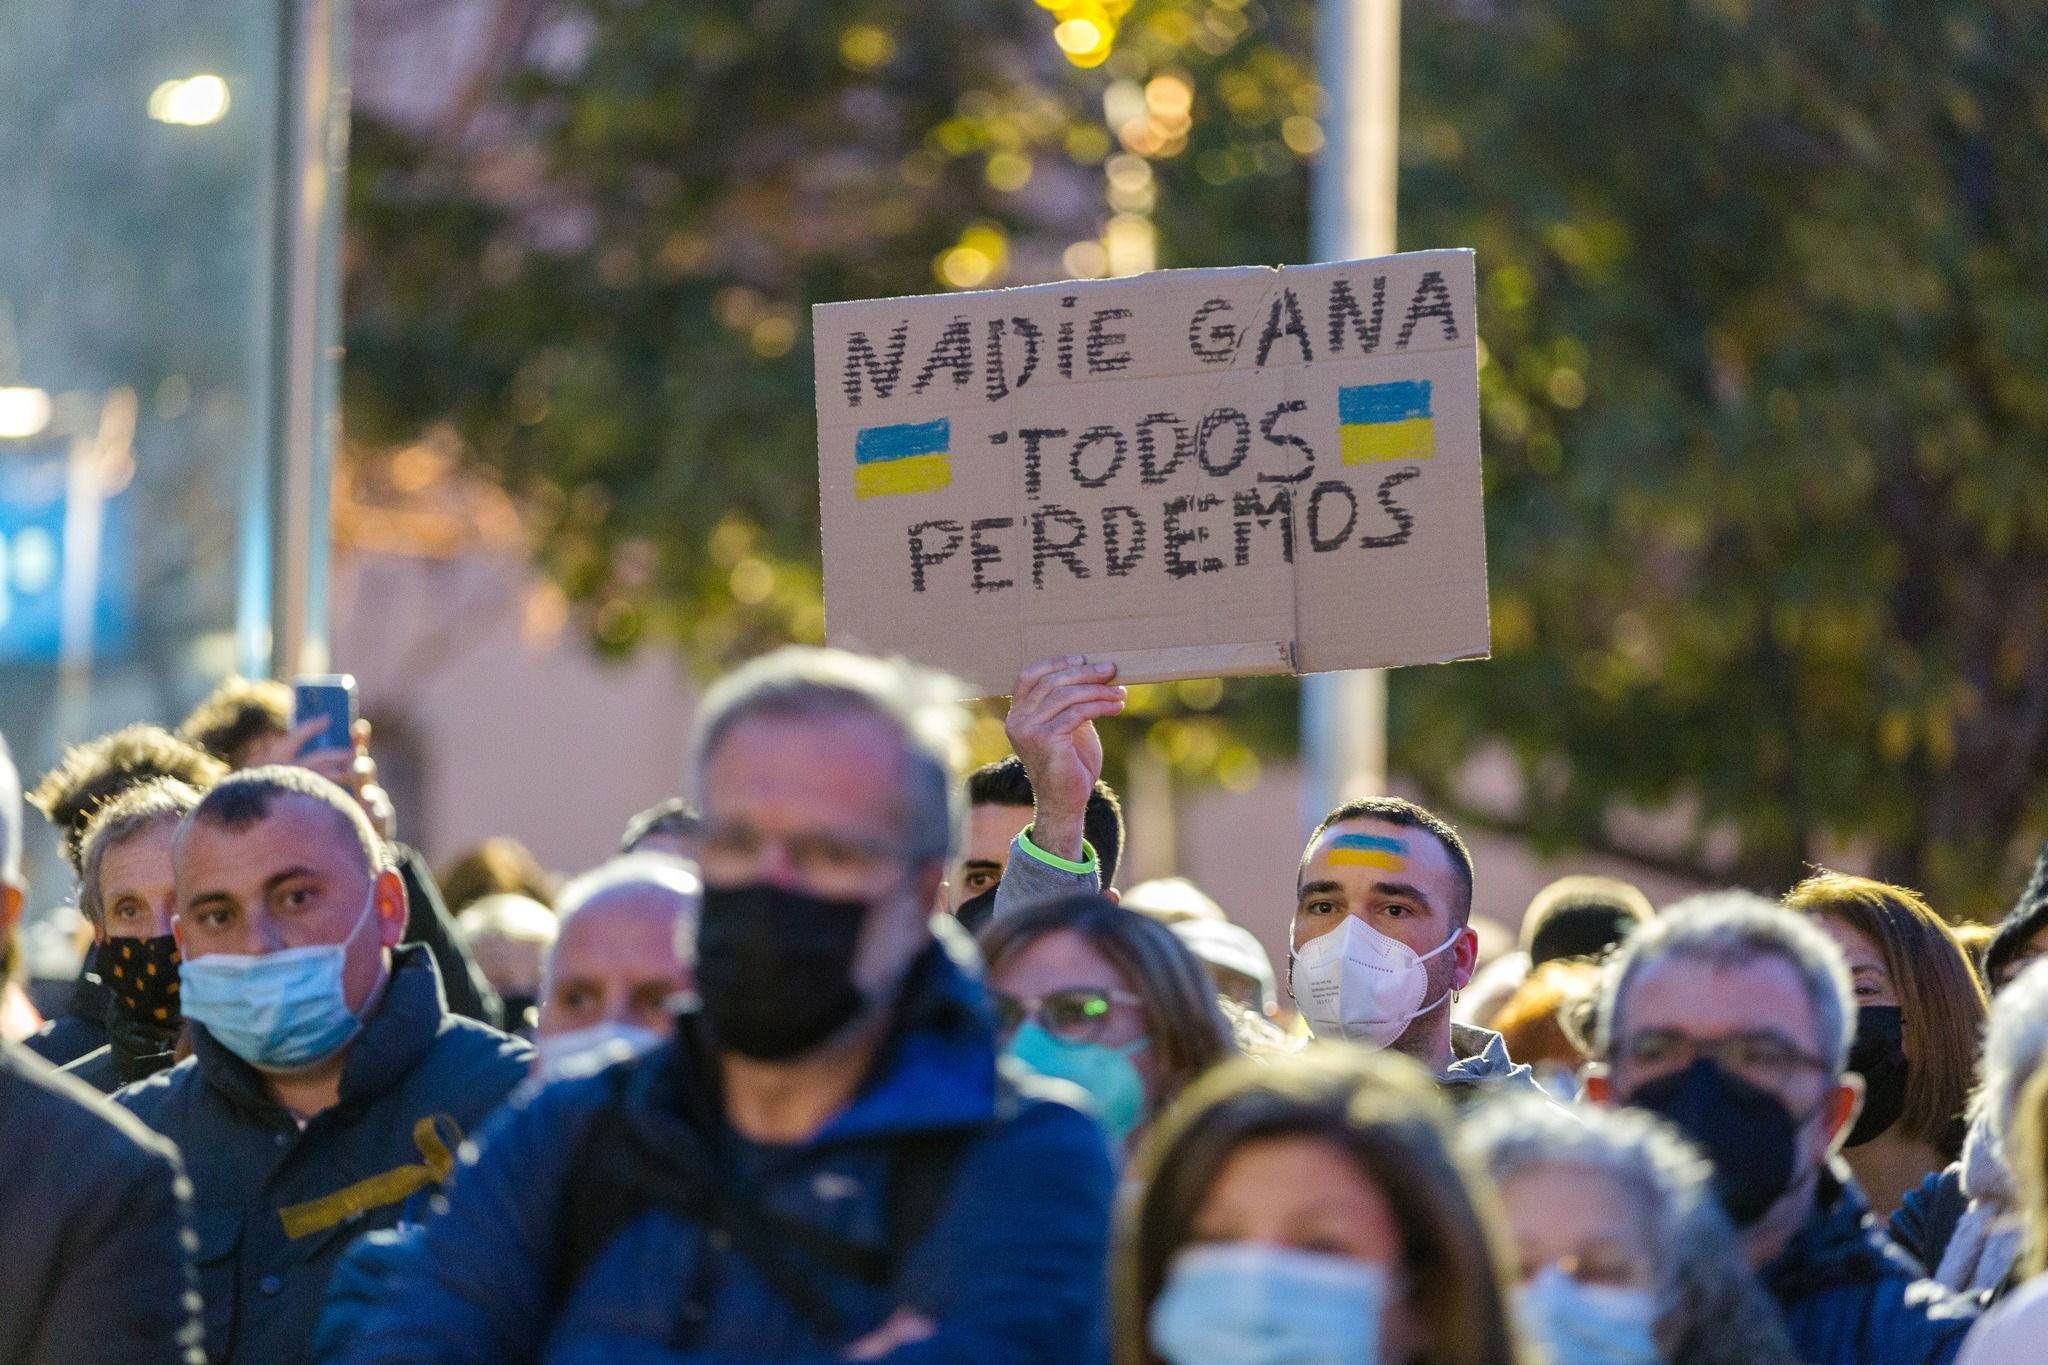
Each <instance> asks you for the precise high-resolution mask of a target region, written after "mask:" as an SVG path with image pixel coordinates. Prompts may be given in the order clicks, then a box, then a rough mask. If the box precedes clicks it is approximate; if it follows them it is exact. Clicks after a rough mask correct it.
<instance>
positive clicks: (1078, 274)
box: [1060, 242, 1109, 280]
mask: <svg viewBox="0 0 2048 1365" xmlns="http://www.w3.org/2000/svg"><path fill="white" fill-rule="evenodd" d="M1060 265H1061V266H1062V267H1063V268H1064V269H1065V270H1066V272H1067V278H1069V279H1074V280H1096V279H1101V278H1102V277H1103V276H1104V275H1106V274H1108V273H1109V253H1108V252H1107V251H1104V250H1103V249H1102V243H1100V242H1076V243H1074V244H1073V245H1072V246H1070V247H1068V248H1067V249H1066V251H1065V252H1064V253H1062V254H1061V256H1060Z"/></svg>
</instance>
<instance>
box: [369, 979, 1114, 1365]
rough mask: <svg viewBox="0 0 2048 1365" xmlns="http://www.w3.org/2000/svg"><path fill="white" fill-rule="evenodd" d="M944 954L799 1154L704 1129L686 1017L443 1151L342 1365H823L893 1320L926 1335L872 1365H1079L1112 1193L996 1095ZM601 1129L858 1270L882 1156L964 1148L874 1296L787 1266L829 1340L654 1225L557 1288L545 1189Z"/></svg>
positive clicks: (754, 1273)
mask: <svg viewBox="0 0 2048 1365" xmlns="http://www.w3.org/2000/svg"><path fill="white" fill-rule="evenodd" d="M953 951H957V949H952V950H949V948H948V947H946V946H941V945H940V944H935V945H934V946H933V947H932V948H931V949H930V950H929V951H928V952H927V953H926V954H925V955H924V957H922V958H921V959H920V960H919V962H918V964H917V966H916V968H915V969H914V970H913V972H912V974H911V977H910V980H909V981H908V983H907V984H906V987H905V992H904V996H903V1000H902V1002H901V1003H900V1004H899V1006H898V1008H897V1015H896V1019H895V1022H894V1025H893V1027H892V1030H891V1033H890V1035H889V1038H888V1041H887V1042H885V1043H884V1045H883V1047H882V1049H881V1051H880V1053H879V1054H878V1056H877V1060H876V1062H875V1065H874V1066H873V1068H872V1070H871V1074H870V1076H869V1079H868V1080H867V1081H866V1082H865V1083H864V1085H863V1086H862V1087H861V1089H860V1090H859V1091H858V1093H857V1094H856V1096H855V1098H854V1100H853V1101H852V1103H851V1104H849V1105H848V1106H847V1108H846V1109H844V1110H843V1111H841V1112H840V1113H839V1114H838V1115H837V1116H836V1117H835V1118H833V1119H832V1120H830V1121H829V1122H828V1123H827V1124H826V1126H825V1128H824V1129H823V1130H822V1131H821V1132H819V1133H818V1134H817V1135H816V1136H815V1137H813V1138H811V1139H810V1140H809V1141H806V1142H802V1143H798V1144H794V1145H790V1146H783V1147H769V1146H763V1145H761V1144H755V1143H749V1142H746V1141H744V1140H743V1139H741V1138H739V1137H738V1136H737V1135H736V1134H735V1133H733V1131H732V1130H731V1129H730V1128H729V1127H728V1126H727V1125H726V1124H725V1123H724V1122H723V1120H722V1118H721V1117H719V1115H720V1109H719V1105H718V1098H717V1092H716V1075H717V1068H716V1061H715V1056H714V1054H713V1053H712V1051H711V1049H710V1047H709V1045H708V1042H707V1039H706V1034H705V1029H704V1027H703V1024H702V1021H701V1019H700V1018H699V1017H697V1016H695V1015H692V1014H685V1015H683V1016H682V1017H681V1019H680V1020H679V1021H678V1029H677V1037H676V1039H675V1041H674V1042H673V1043H671V1044H670V1045H669V1046H667V1047H665V1048H663V1049H661V1050H659V1051H656V1052H654V1053H651V1054H649V1055H648V1056H646V1057H644V1058H641V1059H640V1060H638V1061H635V1062H629V1063H624V1064H622V1065H623V1066H624V1067H625V1068H626V1069H625V1070H624V1071H623V1072H621V1071H619V1070H617V1069H614V1070H610V1071H606V1072H602V1073H600V1074H598V1075H596V1076H593V1077H585V1078H579V1079H573V1080H567V1081H560V1082H557V1083H555V1084H553V1085H549V1086H547V1087H545V1088H542V1089H538V1090H534V1091H527V1092H522V1094H521V1095H520V1096H518V1097H516V1098H515V1100H514V1101H513V1103H512V1105H510V1106H508V1108H507V1110H506V1111H505V1112H504V1113H502V1114H500V1115H499V1116H498V1118H497V1119H495V1120H494V1121H493V1122H492V1123H491V1124H489V1125H488V1126H487V1127H486V1128H485V1130H484V1132H483V1134H482V1135H481V1136H480V1137H479V1139H478V1141H477V1143H476V1144H474V1146H473V1148H472V1149H471V1150H469V1151H466V1152H465V1153H464V1155H463V1162H464V1164H463V1167H462V1169H461V1170H460V1171H459V1173H458V1174H457V1177H456V1181H455V1188H454V1190H453V1192H452V1194H451V1195H450V1196H449V1207H448V1208H447V1210H446V1212H445V1213H442V1214H440V1215H438V1216H436V1217H435V1218H433V1219H432V1220H430V1221H429V1222H428V1224H427V1226H426V1230H425V1233H424V1236H423V1238H422V1239H421V1241H420V1242H419V1243H418V1244H417V1245H416V1246H414V1247H412V1248H410V1249H409V1250H408V1252H407V1254H406V1258H405V1259H406V1268H407V1270H408V1271H409V1272H410V1273H409V1274H408V1275H406V1276H405V1277H404V1283H403V1284H402V1285H395V1286H393V1292H391V1293H389V1294H388V1295H386V1296H385V1297H384V1298H383V1299H382V1300H381V1301H380V1302H379V1303H378V1304H376V1306H375V1307H374V1308H373V1309H372V1311H371V1312H369V1314H368V1315H367V1316H366V1319H365V1320H364V1322H363V1323H362V1327H361V1330H360V1331H359V1333H358V1334H357V1335H356V1338H355V1340H354V1341H353V1342H352V1343H351V1345H350V1346H349V1349H348V1350H347V1352H346V1353H345V1354H344V1355H342V1356H341V1357H340V1360H341V1361H342V1362H346V1363H347V1365H407V1362H427V1361H432V1362H439V1365H472V1363H473V1365H509V1362H522V1361H539V1362H546V1363H547V1365H729V1363H730V1362H739V1361H774V1362H780V1363H781V1365H827V1362H837V1361H838V1360H839V1359H840V1356H841V1352H842V1351H843V1350H844V1349H845V1348H846V1347H848V1346H849V1345H851V1344H852V1343H854V1342H856V1341H858V1340H860V1339H861V1338H862V1337H864V1336H866V1335H868V1334H869V1333H871V1332H873V1331H874V1330H875V1329H876V1328H878V1327H880V1326H881V1325H882V1324H883V1323H884V1322H885V1321H887V1320H888V1319H889V1318H890V1317H891V1316H892V1315H893V1314H894V1313H896V1312H897V1310H898V1309H909V1310H912V1311H914V1312H916V1313H917V1314H919V1315H921V1316H923V1317H924V1318H925V1319H927V1320H929V1321H930V1322H931V1323H933V1324H935V1326H936V1329H937V1330H936V1333H935V1335H933V1336H931V1337H929V1338H928V1339H926V1340H924V1341H922V1342H919V1343H916V1344H912V1345H906V1346H902V1347H899V1348H898V1349H897V1350H895V1351H893V1352H891V1353H890V1354H889V1355H888V1356H887V1357H886V1358H887V1360H888V1361H890V1362H891V1363H892V1365H1092V1363H1093V1362H1099V1361H1101V1360H1102V1359H1103V1358H1104V1357H1105V1355H1106V1348H1105V1340H1104V1324H1103V1290H1104V1280H1105V1264H1106V1258H1107V1239H1108V1225H1109V1206H1110V1195H1111V1189H1112V1184H1113V1177H1112V1175H1111V1169H1110V1162H1109V1156H1108V1153H1107V1151H1106V1149H1105V1146H1104V1142H1103V1139H1102V1136H1101V1134H1100V1131H1099V1130H1098V1129H1097V1128H1096V1126H1095V1124H1094V1122H1093V1121H1092V1120H1090V1119H1088V1118H1086V1117H1085V1116H1083V1115H1082V1114H1081V1113H1080V1112H1079V1111H1077V1110H1075V1109H1072V1108H1069V1107H1067V1106H1066V1105H1064V1104H1061V1103H1058V1102H1057V1101H1055V1100H1051V1099H1047V1098H1044V1097H1043V1092H1033V1091H1031V1090H1030V1089H1029V1086H1030V1082H1029V1081H1028V1080H1014V1079H1012V1078H1009V1077H1008V1076H1005V1077H1004V1078H1002V1080H1001V1081H1000V1083H999V1077H998V1072H997V1065H996V1048H995V1038H994V1030H993V1025H992V1023H991V1020H990V1018H989V1016H988V1012H987V1009H986V1006H985V1003H984V1001H983V998H982V994H981V988H980V986H979V984H978V983H977V982H976V981H975V980H974V979H973V978H972V976H971V975H970V974H969V971H968V970H967V969H966V968H964V967H963V965H962V964H961V963H960V962H957V961H955V960H954V958H953V956H952V952H953ZM1005 1097H1007V1098H1005ZM599 1113H606V1114H609V1115H611V1116H612V1120H611V1121H614V1122H619V1123H623V1124H627V1125H631V1126H633V1127H634V1128H635V1129H637V1131H638V1133H639V1135H640V1136H641V1138H643V1139H644V1141H643V1144H642V1146H643V1149H644V1150H646V1151H649V1152H655V1153H663V1152H671V1151H674V1150H677V1149H679V1148H683V1147H688V1148H690V1149H692V1150H695V1151H698V1152H700V1153H703V1152H707V1151H715V1152H718V1153H720V1154H721V1155H720V1156H718V1157H717V1158H715V1161H716V1165H717V1168H716V1170H715V1171H710V1172H703V1171H699V1172H696V1174H697V1175H698V1176H700V1177H703V1176H709V1177H710V1178H713V1179H715V1180H716V1181H718V1182H719V1188H720V1189H722V1190H724V1191H726V1192H728V1194H729V1195H730V1197H732V1198H733V1199H735V1200H738V1201H746V1204H747V1207H749V1208H767V1209H769V1210H772V1211H773V1212H774V1214H775V1215H777V1216H778V1217H780V1218H781V1219H783V1220H785V1226H786V1225H788V1224H792V1223H793V1224H796V1225H798V1226H800V1227H804V1228H809V1229H813V1230H817V1231H819V1232H823V1233H825V1234H828V1235H830V1236H831V1237H833V1238H834V1239H837V1240H840V1241H842V1242H845V1241H850V1242H855V1243H859V1244H862V1245H865V1246H868V1247H873V1248H878V1249H882V1248H886V1247H887V1244H888V1241H889V1230H890V1227H891V1221H890V1220H891V1219H892V1217H894V1216H898V1215H900V1212H901V1210H900V1206H899V1207H898V1208H896V1209H892V1207H891V1195H892V1185H893V1184H894V1183H895V1177H896V1174H897V1173H899V1172H900V1171H901V1170H902V1169H903V1168H904V1167H903V1164H902V1163H901V1161H899V1160H892V1158H896V1157H900V1156H901V1154H902V1153H903V1152H904V1151H905V1150H906V1149H907V1148H910V1147H913V1146H916V1145H920V1144H926V1145H928V1144H930V1143H932V1142H933V1141H934V1139H933V1137H932V1136H931V1135H933V1134H940V1133H945V1132H948V1131H952V1132H955V1133H961V1132H964V1133H966V1134H968V1135H969V1136H968V1137H967V1138H966V1139H965V1140H964V1141H963V1142H962V1143H961V1144H960V1145H959V1146H958V1147H957V1155H956V1157H955V1164H954V1165H953V1166H952V1167H951V1173H950V1182H949V1183H947V1184H945V1185H944V1186H943V1187H941V1190H942V1195H941V1197H940V1198H938V1199H937V1200H936V1201H935V1202H934V1203H933V1205H932V1209H931V1216H930V1221H929V1222H928V1223H927V1224H926V1225H925V1227H924V1229H923V1232H922V1234H921V1235H919V1234H917V1233H916V1232H914V1231H907V1232H906V1234H905V1237H904V1240H905V1241H907V1242H909V1243H910V1244H909V1245H908V1246H905V1247H899V1248H896V1249H895V1250H896V1251H897V1252H898V1253H899V1254H898V1255H896V1256H894V1257H893V1258H888V1259H890V1260H892V1261H893V1266H894V1269H893V1278H890V1277H889V1276H888V1275H883V1276H880V1277H876V1276H856V1275H854V1274H851V1273H849V1272H847V1271H846V1270H844V1269H842V1268H839V1267H836V1266H832V1265H829V1264H828V1263H827V1262H825V1261H823V1260H820V1259H817V1258H816V1257H810V1258H809V1259H806V1260H803V1261H801V1262H800V1266H801V1267H803V1268H807V1269H808V1270H809V1272H810V1273H809V1274H808V1275H807V1276H806V1277H805V1279H804V1283H805V1284H807V1285H808V1286H810V1288H811V1289H812V1290H813V1291H819V1292H822V1294H823V1295H824V1297H826V1298H827V1299H829V1300H830V1303H831V1306H832V1307H833V1308H834V1309H835V1310H836V1314H835V1316H836V1317H837V1318H838V1320H839V1323H840V1325H839V1328H838V1330H837V1331H836V1332H832V1331H824V1330H820V1329H819V1328H817V1327H815V1326H814V1325H813V1324H814V1322H815V1321H816V1317H815V1315H809V1316H807V1315H806V1314H805V1313H803V1312H801V1311H799V1309H798V1308H796V1307H794V1306H792V1304H791V1303H790V1302H788V1301H787V1300H786V1299H785V1297H784V1296H782V1295H781V1294H779V1293H778V1292H777V1291H776V1290H775V1289H774V1288H772V1287H771V1284H770V1282H769V1279H768V1278H767V1277H764V1276H763V1275H762V1274H761V1273H760V1272H759V1271H758V1270H757V1269H756V1267H755V1266H754V1265H753V1264H751V1263H750V1262H749V1261H748V1259H747V1258H746V1256H745V1255H743V1254H742V1253H741V1251H740V1250H739V1248H738V1247H737V1246H736V1245H735V1243H734V1239H733V1238H731V1237H729V1236H727V1235H725V1234H724V1232H723V1230H722V1229H720V1228H707V1226H706V1225H705V1222H704V1221H702V1220H690V1219H687V1218H686V1217H684V1216H682V1215H679V1214H677V1213H674V1212H671V1211H669V1209H667V1208H656V1207H642V1208H641V1210H640V1211H639V1212H637V1213H632V1214H628V1215H626V1217H625V1218H624V1219H623V1220H622V1221H621V1223H620V1224H618V1225H617V1227H618V1230H617V1231H616V1232H615V1233H614V1234H613V1235H612V1236H611V1237H610V1239H609V1240H608V1241H605V1242H604V1244H603V1245H602V1246H601V1247H600V1248H598V1249H597V1250H595V1251H594V1252H593V1253H592V1254H591V1255H590V1256H589V1258H588V1259H587V1260H585V1261H584V1262H583V1263H582V1265H581V1267H580V1270H581V1273H580V1275H578V1274H575V1273H569V1274H564V1273H563V1260H562V1259H561V1257H562V1250H561V1248H562V1246H563V1243H564V1240H565V1238H566V1236H567V1232H566V1231H565V1229H566V1228H567V1224H566V1222H565V1219H564V1205H565V1199H564V1189H565V1185H567V1184H568V1182H569V1179H570V1167H571V1165H572V1164H575V1163H576V1162H577V1161H578V1154H579V1151H580V1150H581V1149H582V1144H583V1142H584V1140H585V1129H586V1128H587V1127H588V1126H589V1125H590V1124H591V1121H592V1119H593V1116H595V1115H597V1114H599ZM706 1129H710V1130H712V1131H709V1132H707V1131H705V1130H706ZM664 1134H666V1135H668V1137H669V1139H671V1140H670V1141H667V1142H665V1141H664ZM479 1149H480V1150H479ZM660 1159H661V1158H660V1157H654V1158H651V1160H655V1161H659V1160H660ZM899 1205H900V1201H899ZM636 1207H638V1206H636ZM789 1240H790V1241H791V1242H795V1241H801V1240H803V1239H801V1238H791V1239H789ZM799 1254H801V1253H799ZM878 1281H879V1282H878Z"/></svg>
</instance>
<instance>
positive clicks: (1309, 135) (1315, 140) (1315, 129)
mask: <svg viewBox="0 0 2048 1365" xmlns="http://www.w3.org/2000/svg"><path fill="white" fill-rule="evenodd" d="M1280 138H1281V141H1283V142H1285V143H1286V144H1287V149H1288V150H1289V151H1291V152H1293V153H1294V154H1295V155H1296V156H1314V155H1315V154H1316V153H1317V152H1320V151H1321V150H1323V128H1322V125H1321V124H1319V123H1317V122H1316V121H1315V120H1314V119H1312V118H1310V117H1309V116H1308V115H1306V114H1295V115H1294V116H1292V117H1291V118H1289V119H1288V120H1287V121H1286V122H1284V123H1282V124H1281V125H1280Z"/></svg>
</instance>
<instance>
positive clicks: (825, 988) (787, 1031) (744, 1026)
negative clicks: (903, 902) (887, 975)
mask: <svg viewBox="0 0 2048 1365" xmlns="http://www.w3.org/2000/svg"><path fill="white" fill-rule="evenodd" d="M867 917H868V907H867V905H865V904H864V903H862V902H860V901H841V900H827V899H825V898H824V897H822V896H812V895H807V894H805V893H804V892H802V891H791V890H788V889H786V888H784V887H780V886H769V885H766V884H764V883H755V884H753V885H749V886H732V887H720V886H707V887H705V888H704V909H703V912H702V915H701V916H700V918H699V920H698V923H697V997H698V999H699V1000H700V1001H702V1002H703V1014H704V1020H705V1022H706V1023H707V1024H709V1025H710V1026H711V1033H712V1036H713V1038H715V1039H716V1041H717V1043H718V1045H719V1046H720V1047H725V1048H730V1049H732V1050H733V1051H734V1052H737V1053H739V1054H740V1055H741V1056H742V1057H752V1058H754V1059H755V1060H756V1061H762V1062H785V1061H788V1060H789V1059H790V1058H792V1057H797V1056H801V1055H802V1054H803V1053H806V1052H809V1051H810V1050H811V1049H812V1048H815V1047H817V1046H818V1045H819V1044H820V1043H822V1042H824V1041H825V1040H826V1039H827V1038H830V1037H831V1036H832V1035H833V1034H834V1033H837V1032H838V1031H839V1030H840V1029H841V1028H843V1027H845V1026H846V1024H847V1023H848V1022H849V1021H850V1020H852V1019H853V1018H854V1016H856V1015H858V1014H859V1013H860V1010H861V1004H862V1001H861V995H860V988H859V987H857V986H855V985H854V983H853V957H854V952H855V950H856V949H857V948H858V947H859V946H860V931H861V926H862V925H863V924H864V923H865V922H866V921H867Z"/></svg>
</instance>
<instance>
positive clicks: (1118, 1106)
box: [1008, 1022, 1147, 1151]
mask: <svg viewBox="0 0 2048 1365" xmlns="http://www.w3.org/2000/svg"><path fill="white" fill-rule="evenodd" d="M1146 1042H1147V1040H1146V1039H1144V1038H1140V1039H1138V1040H1137V1041H1136V1042H1134V1043H1127V1044H1125V1045H1124V1046H1122V1047H1110V1046H1108V1045H1107V1044H1104V1043H1076V1042H1069V1041H1067V1040H1066V1039H1064V1038H1056V1037H1054V1036H1053V1035H1052V1034H1050V1033H1048V1032H1046V1031H1045V1030H1044V1029H1042V1028H1040V1027H1039V1026H1038V1025H1037V1024H1036V1023H1031V1022H1027V1023H1024V1024H1021V1025H1019V1026H1018V1028H1017V1033H1016V1036H1015V1037H1013V1038H1012V1039H1011V1040H1010V1046H1009V1049H1008V1051H1009V1055H1010V1056H1011V1057H1013V1058H1015V1059H1016V1060H1017V1061H1020V1062H1022V1063H1023V1064H1024V1065H1026V1066H1028V1067H1030V1068H1031V1069H1032V1070H1033V1071H1036V1072H1037V1073H1038V1074H1039V1075H1041V1076H1051V1077H1053V1078H1054V1079H1056V1080H1062V1081H1071V1082H1072V1083H1073V1084H1075V1085H1078V1086H1080V1087H1081V1088H1082V1089H1083V1090H1085V1091H1087V1092H1088V1098H1089V1099H1090V1100H1091V1101H1093V1107H1094V1111H1095V1120H1096V1122H1098V1123H1100V1124H1101V1125H1102V1128H1103V1131H1104V1132H1105V1133H1107V1134H1108V1135H1109V1141H1110V1145H1111V1146H1112V1147H1113V1148H1115V1149H1116V1150H1118V1151H1121V1150H1122V1149H1123V1146H1124V1144H1125V1143H1127V1142H1129V1141H1130V1137H1131V1134H1132V1132H1134V1131H1135V1130H1136V1129H1137V1127H1138V1124H1139V1123H1140V1122H1141V1121H1142V1120H1143V1119H1144V1117H1145V1078H1144V1077H1142V1076H1140V1075H1139V1074H1138V1068H1137V1067H1136V1066H1134V1065H1132V1063H1131V1058H1132V1057H1133V1056H1134V1055H1136V1054H1137V1053H1139V1052H1142V1051H1144V1050H1145V1046H1146Z"/></svg>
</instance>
